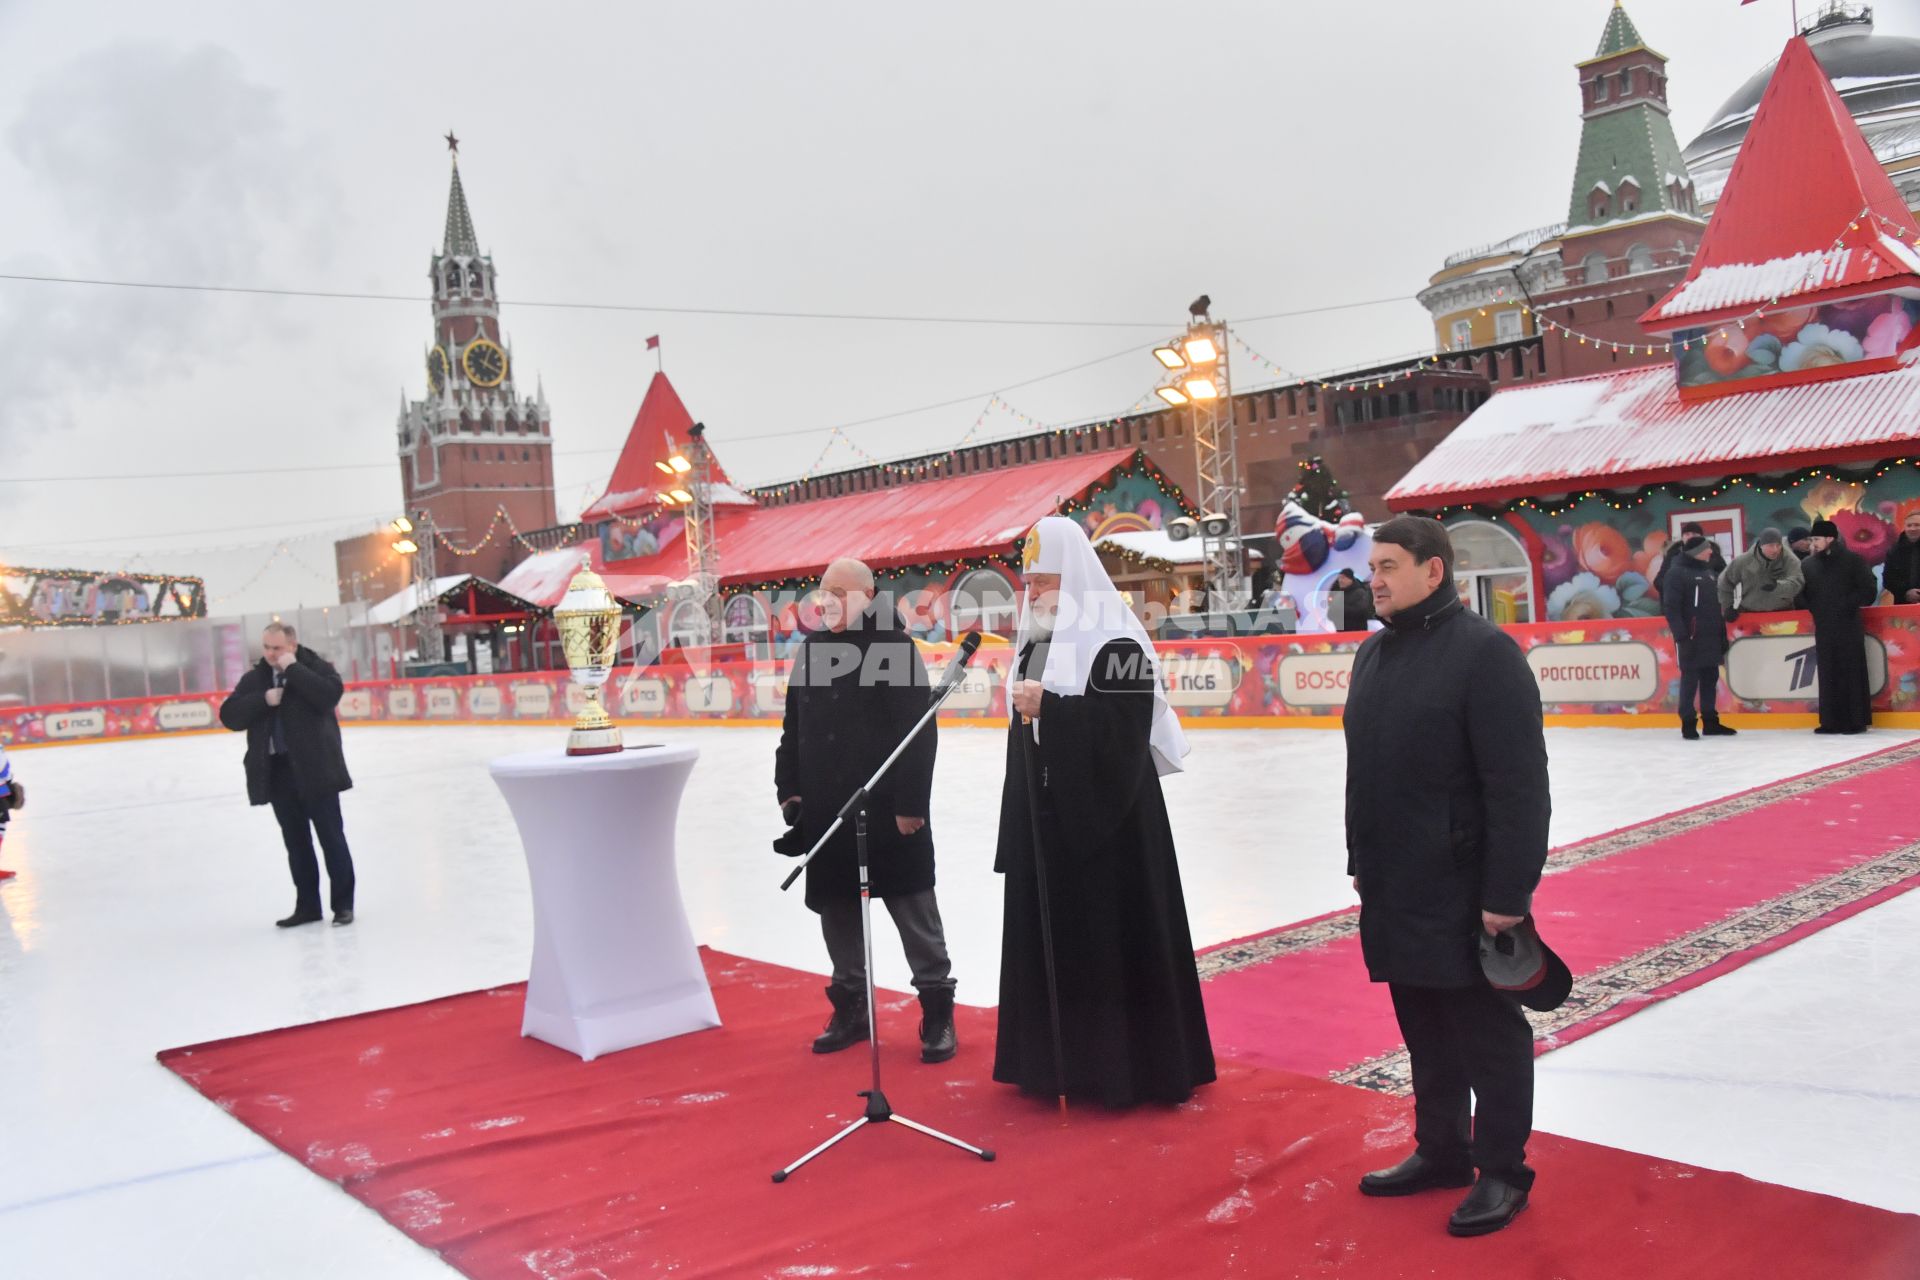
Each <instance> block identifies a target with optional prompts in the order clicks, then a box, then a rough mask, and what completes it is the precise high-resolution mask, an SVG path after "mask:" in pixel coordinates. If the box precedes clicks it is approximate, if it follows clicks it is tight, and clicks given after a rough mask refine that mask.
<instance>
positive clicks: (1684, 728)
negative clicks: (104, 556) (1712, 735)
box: [1680, 720, 1700, 742]
mask: <svg viewBox="0 0 1920 1280" xmlns="http://www.w3.org/2000/svg"><path fill="white" fill-rule="evenodd" d="M1680 736H1681V737H1683V738H1685V739H1686V740H1687V741H1688V742H1697V741H1699V738H1700V731H1699V730H1698V729H1696V728H1694V727H1693V721H1691V720H1682V721H1681V722H1680Z"/></svg>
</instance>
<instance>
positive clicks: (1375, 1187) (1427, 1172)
mask: <svg viewBox="0 0 1920 1280" xmlns="http://www.w3.org/2000/svg"><path fill="white" fill-rule="evenodd" d="M1472 1185H1473V1166H1472V1165H1470V1164H1466V1163H1461V1164H1441V1163H1439V1162H1438V1161H1434V1160H1429V1159H1427V1158H1426V1157H1425V1156H1423V1155H1421V1154H1420V1153H1419V1152H1418V1151H1416V1152H1414V1153H1413V1154H1412V1155H1410V1156H1408V1157H1407V1158H1406V1159H1405V1160H1402V1161H1401V1162H1400V1163H1399V1164H1397V1165H1395V1166H1393V1168H1391V1169H1375V1170H1374V1171H1373V1172H1372V1173H1369V1174H1367V1175H1366V1176H1365V1177H1363V1178H1361V1179H1360V1193H1361V1194H1362V1195H1369V1196H1410V1195H1416V1194H1418V1193H1419V1192H1422V1191H1432V1190H1434V1189H1435V1188H1437V1187H1470V1186H1472Z"/></svg>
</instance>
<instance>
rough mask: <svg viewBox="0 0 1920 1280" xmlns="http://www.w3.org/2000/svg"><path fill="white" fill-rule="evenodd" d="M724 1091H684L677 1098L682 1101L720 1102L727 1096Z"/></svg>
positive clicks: (677, 1100)
mask: <svg viewBox="0 0 1920 1280" xmlns="http://www.w3.org/2000/svg"><path fill="white" fill-rule="evenodd" d="M726 1096H727V1095H726V1094H724V1093H683V1094H681V1095H680V1096H679V1097H678V1098H676V1099H675V1101H676V1102H681V1103H700V1102H718V1101H720V1099H722V1098H724V1097H726Z"/></svg>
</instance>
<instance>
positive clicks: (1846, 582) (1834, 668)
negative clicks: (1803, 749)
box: [1800, 520, 1880, 733]
mask: <svg viewBox="0 0 1920 1280" xmlns="http://www.w3.org/2000/svg"><path fill="white" fill-rule="evenodd" d="M1812 546H1813V554H1812V555H1810V556H1808V557H1807V559H1806V562H1805V563H1804V564H1803V565H1802V566H1801V568H1802V570H1803V571H1804V572H1805V573H1806V578H1807V580H1806V583H1805V584H1804V585H1803V586H1802V587H1801V588H1800V591H1801V599H1802V600H1804V601H1805V602H1806V606H1807V611H1808V612H1809V613H1811V614H1812V615H1813V660H1814V664H1815V667H1816V669H1817V670H1818V671H1819V673H1820V726H1819V727H1818V728H1817V729H1815V730H1814V732H1815V733H1865V732H1866V731H1867V730H1868V729H1869V728H1871V727H1872V725H1873V693H1872V685H1871V683H1870V681H1869V678H1868V673H1867V631H1866V626H1865V624H1863V623H1862V622H1861V621H1860V610H1862V609H1864V608H1866V607H1867V606H1868V605H1870V604H1872V603H1873V602H1874V601H1876V600H1878V599H1879V598H1880V587H1879V584H1877V583H1875V582H1874V580H1873V570H1872V569H1871V568H1870V567H1869V566H1868V565H1867V562H1866V561H1865V560H1864V559H1863V558H1861V556H1860V554H1859V553H1858V552H1856V551H1854V549H1853V548H1852V547H1849V546H1848V545H1847V540H1846V539H1845V538H1842V537H1841V536H1840V529H1839V527H1838V526H1837V525H1835V524H1834V522H1833V521H1831V520H1816V521H1814V522H1813V538H1812Z"/></svg>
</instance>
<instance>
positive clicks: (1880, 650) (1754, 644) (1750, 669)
mask: <svg viewBox="0 0 1920 1280" xmlns="http://www.w3.org/2000/svg"><path fill="white" fill-rule="evenodd" d="M1866 645H1867V688H1868V690H1869V691H1871V693H1872V694H1873V696H1874V697H1876V698H1878V697H1879V696H1880V691H1881V690H1883V689H1885V688H1886V687H1887V646H1886V644H1885V643H1884V642H1882V641H1881V639H1880V638H1879V637H1878V636H1868V637H1867V639H1866ZM1727 688H1728V689H1729V690H1730V691H1731V692H1732V693H1733V696H1734V697H1736V698H1740V699H1742V700H1744V701H1747V702H1813V701H1815V700H1816V699H1818V698H1819V696H1820V671H1819V667H1818V666H1817V664H1816V663H1815V662H1814V653H1813V637H1812V636H1811V635H1790V636H1742V637H1741V638H1740V639H1738V640H1735V641H1734V642H1733V644H1732V645H1731V646H1730V647H1729V648H1728V649H1727Z"/></svg>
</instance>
